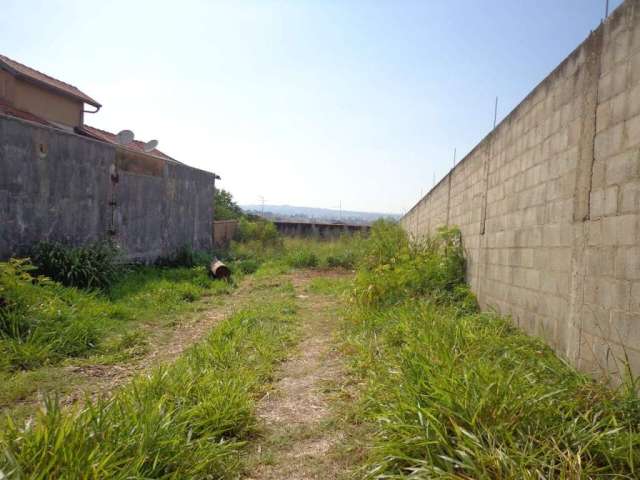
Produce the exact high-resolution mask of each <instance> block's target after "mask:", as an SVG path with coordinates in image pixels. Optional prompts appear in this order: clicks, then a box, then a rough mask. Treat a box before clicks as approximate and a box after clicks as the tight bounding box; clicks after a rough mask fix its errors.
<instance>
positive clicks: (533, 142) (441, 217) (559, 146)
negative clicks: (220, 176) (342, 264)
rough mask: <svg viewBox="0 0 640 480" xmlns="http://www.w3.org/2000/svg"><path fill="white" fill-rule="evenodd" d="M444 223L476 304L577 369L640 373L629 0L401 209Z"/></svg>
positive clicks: (428, 225)
mask: <svg viewBox="0 0 640 480" xmlns="http://www.w3.org/2000/svg"><path fill="white" fill-rule="evenodd" d="M401 224H402V225H403V227H404V228H405V229H406V230H407V231H408V232H410V233H411V234H412V235H414V236H416V237H421V236H424V235H428V234H432V233H434V232H435V231H436V229H437V228H438V227H439V226H442V225H457V226H459V227H460V229H461V231H462V233H463V239H464V242H465V248H466V251H467V255H468V259H469V263H468V270H467V276H468V280H469V282H470V284H471V286H472V288H473V290H474V291H475V293H476V294H477V295H478V298H479V301H480V303H481V305H482V306H483V307H484V308H495V309H497V310H498V311H500V312H501V313H503V314H508V315H511V316H512V318H513V321H514V322H515V323H516V324H517V325H519V326H520V327H521V328H523V329H524V330H526V331H527V332H529V333H531V334H534V335H539V336H541V337H543V338H544V339H545V340H546V341H547V342H548V343H549V344H550V345H552V346H553V347H554V348H555V349H556V351H558V352H559V353H560V354H562V355H563V356H565V357H566V358H568V359H569V360H570V361H571V362H572V363H574V364H575V365H576V366H578V367H579V368H581V369H582V370H584V371H588V372H593V373H596V374H603V373H604V374H605V375H610V376H611V378H619V376H620V375H619V374H620V373H621V372H623V371H624V363H625V359H626V358H628V360H629V362H630V365H631V367H632V370H633V371H634V373H635V374H636V375H638V374H640V0H627V1H626V2H625V3H623V5H621V6H620V7H619V8H618V9H617V10H616V11H615V12H614V13H613V14H612V15H611V16H610V17H609V18H608V19H607V20H606V22H605V23H604V24H603V25H601V26H600V27H599V28H598V29H597V30H596V31H594V32H592V33H591V35H590V36H589V37H588V38H587V39H586V40H585V42H583V43H582V44H581V45H580V46H579V47H578V48H577V49H576V50H575V51H574V52H572V53H571V54H570V55H569V56H568V57H567V58H566V59H565V60H564V61H563V62H562V64H560V65H559V66H558V67H557V68H556V69H555V70H554V71H553V72H552V73H551V74H550V75H549V76H548V77H547V78H546V79H545V80H544V81H543V82H542V83H540V84H539V85H538V86H537V87H536V88H535V89H534V90H533V91H532V92H531V93H530V94H529V95H528V96H527V97H526V98H525V99H524V100H523V101H522V103H521V104H520V105H518V106H517V107H516V108H515V109H514V110H513V111H512V112H511V113H510V114H509V115H508V116H507V117H506V118H505V119H504V121H502V122H501V123H500V124H499V125H498V126H497V127H496V128H495V129H494V130H493V131H492V132H491V133H490V134H489V135H488V136H487V137H486V138H485V139H483V140H482V142H481V143H480V144H479V145H478V146H476V147H475V149H474V150H473V151H472V152H471V153H469V155H467V156H466V157H465V158H464V159H463V160H462V161H461V162H460V163H459V164H458V165H457V166H456V167H455V168H454V169H453V170H452V171H450V172H449V174H448V175H447V176H446V177H445V178H444V179H443V180H442V181H441V182H440V183H439V184H438V185H436V186H435V187H434V188H433V189H432V190H431V191H430V192H429V193H428V194H427V195H426V196H425V197H424V198H423V199H421V200H420V202H418V204H416V205H415V206H414V207H413V208H412V209H411V210H410V211H409V212H408V213H407V214H406V215H405V217H404V218H403V219H402V220H401Z"/></svg>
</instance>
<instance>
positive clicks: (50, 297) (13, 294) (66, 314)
mask: <svg viewBox="0 0 640 480" xmlns="http://www.w3.org/2000/svg"><path fill="white" fill-rule="evenodd" d="M229 288H230V287H229V286H228V285H227V284H226V283H221V282H215V281H212V280H210V279H209V278H208V277H207V274H206V271H205V269H204V268H202V267H199V268H175V269H158V268H152V267H141V268H137V269H132V270H130V271H128V272H127V273H126V274H124V275H123V276H122V277H120V279H119V280H118V281H117V282H116V283H114V284H113V285H111V289H110V290H109V292H108V293H106V292H98V291H85V290H79V289H77V288H74V287H65V286H62V285H61V284H59V283H57V282H55V281H52V280H50V279H48V278H46V277H43V276H36V275H35V273H34V267H33V266H32V265H31V264H30V263H29V262H27V261H25V260H15V259H14V260H11V261H9V262H0V298H1V304H2V305H1V306H0V372H2V371H15V370H30V369H34V368H39V367H42V366H44V365H47V364H49V365H51V364H55V363H58V362H60V361H61V360H63V359H65V358H67V357H78V356H86V355H89V354H92V353H97V352H100V351H101V350H104V349H105V348H107V342H105V340H106V339H107V338H108V337H109V336H112V335H113V334H119V333H122V334H125V333H131V328H132V326H133V324H134V323H139V322H141V321H144V320H145V319H152V318H163V317H166V316H167V315H169V314H172V313H175V312H181V311H185V310H186V309H188V308H189V304H190V303H191V302H193V301H195V300H197V299H199V298H201V297H202V296H204V295H206V294H213V293H217V292H223V291H227V290H228V289H229ZM103 347H104V348H103Z"/></svg>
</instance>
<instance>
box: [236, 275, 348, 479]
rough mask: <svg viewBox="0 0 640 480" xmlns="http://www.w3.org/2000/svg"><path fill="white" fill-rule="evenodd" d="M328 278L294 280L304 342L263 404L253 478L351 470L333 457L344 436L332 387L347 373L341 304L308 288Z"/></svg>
mask: <svg viewBox="0 0 640 480" xmlns="http://www.w3.org/2000/svg"><path fill="white" fill-rule="evenodd" d="M322 275H323V274H322V273H314V274H312V273H304V272H302V273H298V274H296V275H294V276H293V278H292V280H293V284H294V286H295V288H296V294H297V298H298V304H299V307H300V310H299V315H300V316H301V320H302V329H303V332H304V333H303V338H302V340H301V342H300V343H299V345H298V348H297V349H296V351H295V352H294V353H293V354H292V356H291V357H290V358H289V360H287V361H286V362H285V363H283V364H282V366H281V368H280V371H279V375H278V381H277V382H276V383H275V385H274V388H273V390H272V391H271V392H270V393H269V394H267V395H266V396H265V397H264V398H263V399H262V400H261V401H260V403H259V405H258V415H259V417H260V419H261V421H262V423H263V435H262V437H261V439H260V440H259V441H258V442H257V445H256V447H255V449H254V451H253V452H252V460H251V462H250V468H249V474H248V476H247V477H246V479H247V480H276V479H277V480H287V479H296V480H303V479H305V480H306V479H323V480H330V479H335V478H339V477H340V476H341V475H342V474H343V473H344V472H345V470H346V465H344V463H343V462H340V461H337V460H336V458H335V455H333V454H332V453H331V450H332V448H333V447H335V446H336V445H337V444H338V443H339V442H340V441H341V440H342V438H343V433H342V432H341V431H340V430H339V428H336V422H334V421H333V420H334V419H333V414H332V412H331V409H330V406H331V390H332V386H335V385H338V384H340V383H341V382H342V380H343V377H344V375H345V368H344V365H343V364H342V358H341V356H340V354H339V351H338V349H337V345H336V338H335V333H336V328H337V326H338V323H339V311H340V301H339V300H338V299H337V298H336V297H335V296H332V295H331V296H330V295H321V294H316V293H313V292H310V291H309V290H308V288H307V286H308V284H309V281H310V279H311V278H312V277H314V276H322ZM324 275H332V276H333V275H336V274H335V273H333V272H330V273H325V274H324Z"/></svg>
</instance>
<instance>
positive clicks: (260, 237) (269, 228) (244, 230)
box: [236, 218, 282, 247]
mask: <svg viewBox="0 0 640 480" xmlns="http://www.w3.org/2000/svg"><path fill="white" fill-rule="evenodd" d="M236 240H237V241H239V242H250V241H257V242H259V243H260V244H261V246H262V247H268V246H280V245H282V239H281V238H280V234H279V233H278V230H277V229H276V226H275V225H274V224H273V223H272V222H269V221H267V220H253V221H252V220H248V219H246V218H241V219H240V222H239V223H238V229H237V230H236Z"/></svg>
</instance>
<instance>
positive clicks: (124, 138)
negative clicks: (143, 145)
mask: <svg viewBox="0 0 640 480" xmlns="http://www.w3.org/2000/svg"><path fill="white" fill-rule="evenodd" d="M133 139H134V135H133V132H132V131H131V130H122V131H121V132H120V133H118V135H116V140H117V142H118V144H120V145H131V144H132V143H133Z"/></svg>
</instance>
